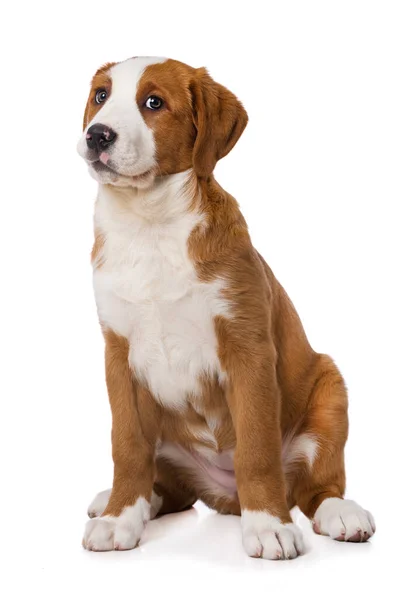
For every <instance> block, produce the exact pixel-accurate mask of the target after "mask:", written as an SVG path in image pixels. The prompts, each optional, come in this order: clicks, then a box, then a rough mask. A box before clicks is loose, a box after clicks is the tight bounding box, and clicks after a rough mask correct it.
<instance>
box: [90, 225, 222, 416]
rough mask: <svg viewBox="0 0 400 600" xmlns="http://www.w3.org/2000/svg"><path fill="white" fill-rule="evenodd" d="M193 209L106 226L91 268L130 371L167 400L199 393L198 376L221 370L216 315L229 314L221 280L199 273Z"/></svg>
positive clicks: (102, 313)
mask: <svg viewBox="0 0 400 600" xmlns="http://www.w3.org/2000/svg"><path fill="white" fill-rule="evenodd" d="M196 222H198V217H197V218H195V217H194V216H193V215H184V216H182V218H181V219H180V221H178V222H177V221H174V222H171V223H167V224H162V225H160V224H158V225H154V224H153V225H144V224H143V223H142V224H139V225H137V226H131V227H127V228H126V230H123V229H122V230H121V229H119V230H118V231H113V230H110V231H104V232H103V234H104V239H105V243H104V246H103V249H102V256H101V262H102V264H101V266H100V267H99V268H97V269H95V271H94V289H95V296H96V303H97V309H98V313H99V318H100V322H101V323H102V325H103V326H105V327H109V328H111V329H112V330H114V331H115V332H116V333H118V334H119V335H122V336H124V337H126V338H127V339H128V341H129V345H130V350H129V361H130V365H131V368H132V369H133V370H134V372H135V374H136V376H137V377H138V378H139V379H140V380H141V381H143V382H144V383H145V384H146V385H148V387H149V388H150V390H151V392H152V393H153V394H154V396H155V397H156V398H157V400H158V401H160V402H161V403H162V404H164V405H165V406H168V407H170V408H177V409H179V408H181V407H183V406H184V404H185V402H186V401H187V398H188V396H189V395H195V396H196V395H199V394H200V392H201V382H200V379H201V377H202V376H204V375H205V376H214V375H215V374H217V375H219V376H221V369H220V364H219V360H218V351H217V339H216V335H215V328H214V318H215V316H217V315H221V314H222V315H224V316H226V315H227V303H226V301H225V300H224V298H223V295H222V290H223V282H222V281H221V280H215V281H213V282H211V283H204V282H202V281H200V280H199V278H198V276H197V274H196V271H195V268H194V265H193V263H192V261H191V260H190V258H189V256H188V251H187V240H188V237H189V235H190V232H191V231H192V229H193V227H194V226H195V225H196Z"/></svg>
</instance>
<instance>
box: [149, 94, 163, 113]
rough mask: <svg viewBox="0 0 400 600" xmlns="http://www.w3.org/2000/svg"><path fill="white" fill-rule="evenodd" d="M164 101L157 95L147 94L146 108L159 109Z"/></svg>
mask: <svg viewBox="0 0 400 600" xmlns="http://www.w3.org/2000/svg"><path fill="white" fill-rule="evenodd" d="M163 104H164V102H163V101H162V100H161V98H159V97H158V96H149V97H148V98H147V100H146V108H150V110H159V109H160V108H161V107H162V105H163Z"/></svg>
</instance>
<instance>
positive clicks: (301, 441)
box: [282, 433, 319, 472]
mask: <svg viewBox="0 0 400 600" xmlns="http://www.w3.org/2000/svg"><path fill="white" fill-rule="evenodd" d="M318 447H319V446H318V441H317V438H316V436H315V435H312V434H308V433H302V434H300V435H295V436H294V437H291V436H288V437H287V438H286V439H285V440H284V441H283V444H282V460H283V466H284V470H285V472H288V471H290V470H291V468H292V466H295V465H296V463H298V462H299V461H301V460H304V459H305V460H306V461H307V462H308V466H309V467H310V468H311V467H312V466H313V464H314V461H315V459H316V456H317V454H318Z"/></svg>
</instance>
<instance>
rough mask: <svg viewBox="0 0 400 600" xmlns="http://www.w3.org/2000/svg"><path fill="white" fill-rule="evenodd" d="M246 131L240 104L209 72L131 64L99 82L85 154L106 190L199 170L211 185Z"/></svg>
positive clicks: (104, 73)
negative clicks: (220, 163) (216, 169)
mask: <svg viewBox="0 0 400 600" xmlns="http://www.w3.org/2000/svg"><path fill="white" fill-rule="evenodd" d="M246 123H247V114H246V111H245V110H244V108H243V106H242V105H241V103H240V102H239V101H238V99H237V98H236V97H235V96H234V95H233V94H232V93H231V92H230V91H229V90H227V89H226V88H224V87H223V86H222V85H220V84H218V83H216V82H215V81H213V79H212V78H211V77H210V76H209V75H208V73H207V71H206V70H205V69H193V68H192V67H189V66H188V65H185V64H183V63H180V62H178V61H175V60H170V59H161V58H147V57H138V58H130V59H128V60H126V61H124V62H121V63H117V64H115V63H112V64H107V65H104V66H103V67H102V68H101V69H99V70H98V71H97V73H96V74H95V76H94V77H93V80H92V86H91V90H90V94H89V98H88V101H87V104H86V109H85V116H84V121H83V135H82V137H81V139H80V141H79V144H78V152H79V154H80V155H81V156H82V157H83V158H84V159H85V161H86V162H87V163H88V165H89V170H90V172H91V174H92V175H93V177H94V178H95V179H96V180H97V181H99V182H100V183H107V184H113V185H119V186H134V187H142V188H145V187H149V186H150V185H151V184H152V183H153V181H154V178H155V177H157V176H160V175H169V174H172V173H179V172H182V171H185V170H186V169H189V168H191V167H192V168H193V169H194V171H195V172H196V174H197V175H198V176H199V177H208V176H209V175H210V174H211V173H212V171H213V169H214V167H215V164H216V162H217V161H218V160H219V159H220V158H222V157H223V156H225V155H226V154H228V152H229V151H230V150H231V149H232V148H233V146H234V145H235V144H236V142H237V140H238V139H239V137H240V136H241V134H242V132H243V130H244V128H245V126H246Z"/></svg>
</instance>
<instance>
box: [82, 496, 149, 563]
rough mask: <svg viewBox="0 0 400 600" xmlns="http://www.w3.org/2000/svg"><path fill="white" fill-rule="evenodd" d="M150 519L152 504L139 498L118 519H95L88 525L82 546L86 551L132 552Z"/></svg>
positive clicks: (108, 517) (110, 517) (107, 516)
mask: <svg viewBox="0 0 400 600" xmlns="http://www.w3.org/2000/svg"><path fill="white" fill-rule="evenodd" d="M149 519H150V504H149V503H148V502H147V500H145V499H144V498H138V499H137V500H136V502H135V504H134V505H133V506H127V507H126V508H124V510H123V511H122V513H121V514H120V515H119V516H118V517H113V516H110V515H105V516H103V517H94V518H93V519H91V520H90V521H88V522H87V523H86V527H85V533H84V535H83V540H82V545H83V547H84V548H86V550H93V551H94V552H105V551H107V550H131V549H132V548H135V547H136V546H137V545H138V543H139V541H140V538H141V535H142V533H143V530H144V528H145V525H146V523H147V521H148V520H149Z"/></svg>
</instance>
